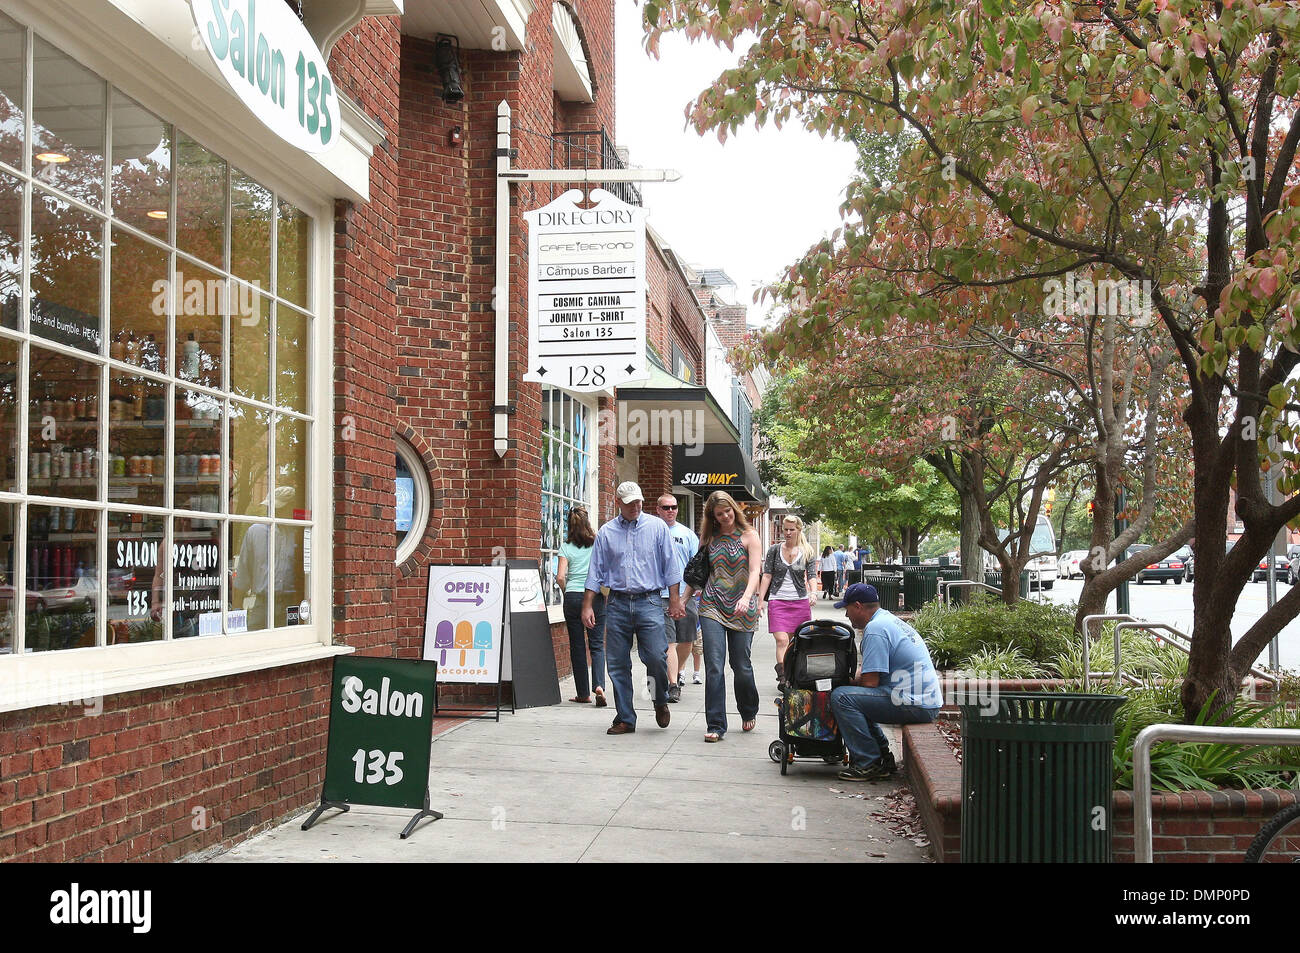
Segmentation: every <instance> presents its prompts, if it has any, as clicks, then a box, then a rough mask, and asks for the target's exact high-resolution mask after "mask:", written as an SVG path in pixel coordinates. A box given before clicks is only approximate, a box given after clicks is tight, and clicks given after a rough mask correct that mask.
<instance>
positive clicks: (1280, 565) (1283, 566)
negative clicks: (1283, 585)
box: [1250, 555, 1291, 582]
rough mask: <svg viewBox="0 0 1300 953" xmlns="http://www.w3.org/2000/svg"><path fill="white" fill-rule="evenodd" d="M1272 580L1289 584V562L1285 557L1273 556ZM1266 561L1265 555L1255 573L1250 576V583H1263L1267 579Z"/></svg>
mask: <svg viewBox="0 0 1300 953" xmlns="http://www.w3.org/2000/svg"><path fill="white" fill-rule="evenodd" d="M1273 559H1274V560H1275V562H1274V564H1273V578H1274V579H1276V580H1278V581H1279V582H1290V580H1291V560H1289V559H1287V558H1286V557H1285V556H1274V557H1273ZM1268 560H1269V557H1268V556H1267V555H1265V556H1264V558H1263V559H1261V560H1260V561H1259V565H1258V566H1256V567H1255V571H1254V572H1252V573H1251V574H1250V581H1251V582H1263V581H1264V580H1266V579H1267V578H1268Z"/></svg>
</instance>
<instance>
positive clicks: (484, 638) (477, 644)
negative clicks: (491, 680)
mask: <svg viewBox="0 0 1300 953" xmlns="http://www.w3.org/2000/svg"><path fill="white" fill-rule="evenodd" d="M474 648H476V649H478V650H479V653H478V667H479V668H482V667H483V665H484V663H486V662H487V650H488V649H490V648H492V623H491V622H486V621H484V622H480V623H479V624H478V625H476V626H474Z"/></svg>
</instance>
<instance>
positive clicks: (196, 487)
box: [0, 16, 315, 654]
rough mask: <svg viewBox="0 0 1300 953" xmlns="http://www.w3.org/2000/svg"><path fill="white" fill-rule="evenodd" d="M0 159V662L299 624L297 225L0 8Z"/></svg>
mask: <svg viewBox="0 0 1300 953" xmlns="http://www.w3.org/2000/svg"><path fill="white" fill-rule="evenodd" d="M25 57H26V60H25ZM26 62H31V63H32V64H33V65H32V70H33V73H32V75H30V76H29V75H26V69H27V67H26V65H25V64H26ZM27 98H29V99H30V102H28V101H26V99H27ZM25 150H30V153H31V156H32V158H31V175H30V177H27V176H24V175H23V173H22V167H23V164H24V155H25ZM0 162H3V163H6V164H7V165H8V166H9V167H10V168H9V169H7V170H0V654H9V653H20V652H27V653H35V652H52V651H60V650H65V649H73V648H79V647H90V646H111V645H123V644H134V643H142V642H160V641H166V640H174V639H183V638H188V637H200V636H208V635H220V634H222V633H223V632H226V633H240V632H254V631H259V630H265V629H271V628H280V627H283V626H287V625H300V624H306V623H308V622H309V621H310V619H311V615H312V610H311V605H310V602H309V593H310V580H311V561H312V542H311V540H312V536H311V528H310V521H311V519H312V512H313V509H312V508H313V500H312V497H311V481H312V466H313V460H312V454H313V453H314V452H315V451H314V447H315V438H314V434H315V421H314V418H313V416H312V412H313V408H312V402H311V399H310V389H309V388H310V375H309V363H310V359H311V353H312V349H311V347H310V341H311V337H312V334H313V324H314V320H315V319H314V317H313V315H312V314H311V313H310V312H309V311H307V310H304V309H305V308H306V307H307V306H308V305H309V304H310V303H311V297H312V296H311V295H309V293H308V290H309V289H310V288H311V286H312V282H313V279H314V275H313V273H312V260H313V259H312V257H311V254H310V245H311V242H310V239H311V237H312V235H313V220H312V219H311V217H310V216H308V215H306V214H305V213H303V212H302V211H300V210H299V209H297V208H296V207H295V206H294V205H292V204H290V203H289V202H288V201H286V200H284V199H283V198H282V197H281V196H279V195H278V194H277V192H276V191H275V189H273V188H271V187H269V186H267V185H265V184H264V183H261V182H258V181H257V180H255V179H254V178H253V177H251V176H249V175H246V174H244V173H242V172H240V171H239V170H237V169H234V168H233V167H232V166H231V164H230V163H229V162H227V160H226V159H225V158H223V157H222V156H220V155H218V154H217V153H215V152H213V151H211V150H210V149H208V148H207V147H205V146H203V145H200V144H199V143H198V142H197V141H196V140H195V139H193V138H191V137H190V136H189V135H187V134H186V132H185V131H184V130H180V129H176V128H174V127H173V126H171V125H170V124H168V123H166V122H164V121H163V120H162V119H160V118H159V117H158V116H156V115H154V114H153V113H151V112H149V111H148V110H146V109H145V108H143V107H142V106H141V105H140V104H138V103H136V102H135V101H134V100H132V99H130V98H128V97H126V96H124V95H123V94H122V93H121V92H120V91H118V90H117V89H115V88H112V87H110V86H109V85H108V84H107V83H106V82H105V81H104V80H102V79H100V78H99V77H97V76H95V75H94V74H93V73H92V72H90V71H89V70H87V69H85V68H84V67H81V66H80V65H78V64H77V63H75V62H74V61H72V60H71V59H69V58H68V57H67V56H65V55H64V54H63V53H61V52H60V51H58V50H57V49H55V48H54V47H53V46H51V45H50V44H48V43H47V42H45V41H43V40H41V39H40V38H39V37H36V36H34V34H33V33H32V32H31V31H28V30H26V29H25V28H23V27H20V26H17V25H16V24H14V23H13V22H12V21H11V20H9V19H8V18H6V17H4V16H0ZM173 180H174V181H173ZM106 187H107V201H106V200H105V199H106V192H105V188H106ZM28 223H30V224H28ZM24 274H26V275H28V276H29V278H28V286H27V287H26V288H24V285H23V282H24ZM277 276H278V277H277ZM277 287H278V288H281V289H283V292H284V295H285V296H286V297H287V299H288V300H286V299H285V297H281V296H279V295H277ZM228 355H229V356H230V359H229V360H227V356H228ZM235 356H237V357H238V360H235V359H234V358H235ZM20 427H21V428H24V430H25V439H23V440H20V439H19V438H20V436H24V435H22V434H20V433H19V428H20ZM22 443H25V445H26V447H27V452H26V455H25V456H19V453H18V450H19V445H20V444H22Z"/></svg>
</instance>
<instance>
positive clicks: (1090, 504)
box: [1088, 500, 1093, 516]
mask: <svg viewBox="0 0 1300 953" xmlns="http://www.w3.org/2000/svg"><path fill="white" fill-rule="evenodd" d="M1092 507H1093V501H1092V500H1089V501H1088V515H1089V516H1091V515H1092Z"/></svg>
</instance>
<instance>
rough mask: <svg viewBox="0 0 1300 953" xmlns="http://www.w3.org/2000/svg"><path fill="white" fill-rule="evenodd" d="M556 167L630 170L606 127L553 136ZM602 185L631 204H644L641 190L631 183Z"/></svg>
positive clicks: (552, 157) (558, 133)
mask: <svg viewBox="0 0 1300 953" xmlns="http://www.w3.org/2000/svg"><path fill="white" fill-rule="evenodd" d="M552 143H553V144H552V155H551V159H552V161H553V167H554V168H557V169H626V168H627V163H626V162H624V161H623V159H622V157H621V156H620V155H619V154H618V150H617V149H615V148H614V143H613V141H612V140H611V139H610V138H609V136H608V135H606V133H605V128H604V127H603V126H602V127H601V128H600V129H599V130H596V131H592V132H557V133H555V134H554V135H553V136H552ZM602 188H604V189H605V191H607V192H612V193H613V194H614V195H617V196H618V197H619V198H620V199H622V200H623V201H624V202H626V203H627V204H628V205H640V204H641V190H640V189H638V188H637V187H636V186H635V185H633V184H632V183H630V182H604V183H602Z"/></svg>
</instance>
